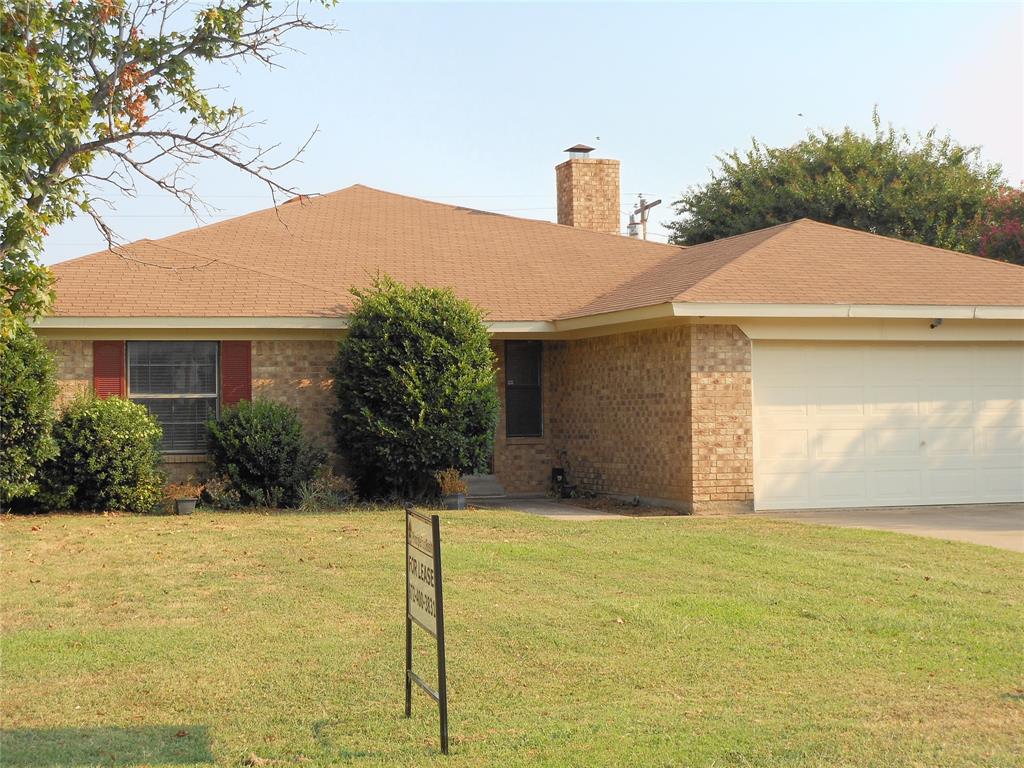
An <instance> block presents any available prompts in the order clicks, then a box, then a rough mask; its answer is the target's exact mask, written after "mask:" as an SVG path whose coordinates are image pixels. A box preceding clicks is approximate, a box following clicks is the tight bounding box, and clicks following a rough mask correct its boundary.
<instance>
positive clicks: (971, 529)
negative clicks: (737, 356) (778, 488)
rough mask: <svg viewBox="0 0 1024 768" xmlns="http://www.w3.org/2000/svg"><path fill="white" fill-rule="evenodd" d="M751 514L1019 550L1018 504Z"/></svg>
mask: <svg viewBox="0 0 1024 768" xmlns="http://www.w3.org/2000/svg"><path fill="white" fill-rule="evenodd" d="M469 503H470V504H472V505H473V506H475V507H482V508H484V509H488V508H489V509H512V510H515V511H517V512H527V513H529V514H531V515H540V516H542V517H550V518H553V519H556V520H627V519H632V518H634V517H635V516H634V515H616V514H614V513H612V512H602V511H600V510H597V509H588V508H586V507H577V506H573V505H572V504H569V503H566V502H556V501H551V500H550V499H540V498H538V499H521V498H520V499H509V498H500V499H470V500H469ZM752 514H753V515H758V516H763V517H773V518H776V519H779V520H793V521H795V522H799V523H816V524H818V525H835V526H838V527H841V528H870V529H874V530H877V531H894V532H896V533H910V534H913V535H915V536H929V537H931V538H935V539H950V540H952V541H967V542H970V543H972V544H985V545H987V546H990V547H998V548H1000V549H1009V550H1011V551H1013V552H1024V504H946V505H941V506H933V507H874V508H864V507H858V508H855V509H797V510H780V511H773V512H755V513H752ZM740 516H741V517H742V516H745V515H740Z"/></svg>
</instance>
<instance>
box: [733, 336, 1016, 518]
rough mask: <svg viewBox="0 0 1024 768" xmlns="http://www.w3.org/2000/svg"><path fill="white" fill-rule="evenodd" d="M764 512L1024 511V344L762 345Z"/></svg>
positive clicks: (756, 427)
mask: <svg viewBox="0 0 1024 768" xmlns="http://www.w3.org/2000/svg"><path fill="white" fill-rule="evenodd" d="M751 357H752V359H751V363H752V400H753V403H752V405H753V458H754V505H755V508H757V509H808V508H819V507H885V506H900V505H917V504H965V503H979V502H1014V501H1024V344H1020V343H945V342H932V343H921V342H913V343H911V342H820V341H755V342H754V343H753V348H752V355H751Z"/></svg>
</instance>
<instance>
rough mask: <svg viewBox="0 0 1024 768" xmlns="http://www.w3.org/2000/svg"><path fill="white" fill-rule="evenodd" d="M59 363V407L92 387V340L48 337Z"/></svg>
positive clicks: (55, 359)
mask: <svg viewBox="0 0 1024 768" xmlns="http://www.w3.org/2000/svg"><path fill="white" fill-rule="evenodd" d="M45 342H46V346H47V347H48V348H49V349H50V351H51V352H52V353H53V357H54V361H55V362H56V364H57V385H58V386H59V387H60V391H59V393H58V394H57V407H58V408H62V407H64V406H66V405H67V404H68V403H70V402H71V401H72V400H73V399H74V397H75V395H77V394H78V393H80V392H87V391H89V390H91V389H92V342H91V341H80V340H78V339H46V340H45Z"/></svg>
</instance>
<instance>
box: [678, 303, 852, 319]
mask: <svg viewBox="0 0 1024 768" xmlns="http://www.w3.org/2000/svg"><path fill="white" fill-rule="evenodd" d="M672 311H673V313H674V314H675V316H676V317H849V316H850V307H849V306H848V305H845V304H705V303H698V302H688V301H683V302H680V301H677V302H674V303H673V304H672Z"/></svg>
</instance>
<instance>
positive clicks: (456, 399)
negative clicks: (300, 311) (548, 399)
mask: <svg viewBox="0 0 1024 768" xmlns="http://www.w3.org/2000/svg"><path fill="white" fill-rule="evenodd" d="M353 294H354V295H355V297H356V299H357V306H356V308H355V310H354V312H353V313H352V315H351V317H350V319H349V332H348V336H347V337H346V338H345V339H344V340H343V341H341V342H340V345H339V350H338V359H337V363H336V365H335V369H334V375H335V394H336V396H337V401H338V405H337V408H336V410H335V412H334V414H333V417H334V429H335V436H336V439H337V446H338V452H339V453H340V454H341V455H342V456H343V457H344V458H345V460H346V464H347V468H348V471H349V472H350V473H351V475H352V477H353V479H354V480H355V481H356V483H357V484H358V486H359V489H360V491H361V492H362V493H363V495H364V496H369V497H395V496H398V497H403V498H414V499H421V498H423V497H425V496H434V495H436V494H437V491H438V488H437V481H436V479H435V477H434V475H435V473H436V472H438V471H439V470H443V469H447V468H449V467H454V468H456V469H458V470H459V471H462V472H472V471H478V470H483V469H484V468H485V467H486V465H487V462H488V460H489V458H490V455H491V448H492V444H493V441H494V429H495V426H496V423H497V419H498V393H497V385H496V382H495V375H494V366H495V359H494V353H493V352H492V350H491V344H490V339H489V337H488V333H487V326H486V325H485V323H484V320H483V316H482V313H481V311H480V310H479V309H477V308H476V307H474V306H473V305H472V304H470V303H468V302H466V301H464V300H462V299H459V298H457V297H456V296H455V294H454V293H453V292H452V291H450V290H442V289H437V288H425V287H422V286H417V287H413V288H409V287H406V286H404V285H401V284H400V283H397V282H396V281H394V280H392V279H390V278H387V277H384V278H380V279H378V280H377V281H375V283H374V285H373V287H372V288H371V289H370V290H367V291H359V290H353Z"/></svg>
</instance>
